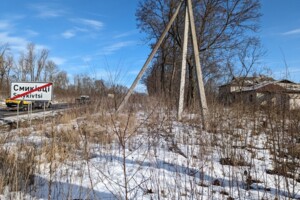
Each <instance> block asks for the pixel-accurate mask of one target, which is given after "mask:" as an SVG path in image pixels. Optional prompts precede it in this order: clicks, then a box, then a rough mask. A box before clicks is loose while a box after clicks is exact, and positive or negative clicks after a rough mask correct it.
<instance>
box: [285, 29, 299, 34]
mask: <svg viewBox="0 0 300 200" xmlns="http://www.w3.org/2000/svg"><path fill="white" fill-rule="evenodd" d="M282 34H283V35H297V34H300V29H294V30H290V31H287V32H284V33H282Z"/></svg>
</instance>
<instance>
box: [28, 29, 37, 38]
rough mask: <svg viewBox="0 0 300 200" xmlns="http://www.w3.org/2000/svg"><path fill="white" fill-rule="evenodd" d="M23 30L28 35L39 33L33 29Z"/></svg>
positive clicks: (32, 35)
mask: <svg viewBox="0 0 300 200" xmlns="http://www.w3.org/2000/svg"><path fill="white" fill-rule="evenodd" d="M25 32H26V33H27V35H28V36H29V37H35V36H38V35H39V33H38V32H36V31H33V30H25Z"/></svg>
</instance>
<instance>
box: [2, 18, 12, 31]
mask: <svg viewBox="0 0 300 200" xmlns="http://www.w3.org/2000/svg"><path fill="white" fill-rule="evenodd" d="M10 27H11V23H10V22H9V21H6V20H0V30H7V29H9V28H10Z"/></svg>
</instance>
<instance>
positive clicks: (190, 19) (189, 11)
mask: <svg viewBox="0 0 300 200" xmlns="http://www.w3.org/2000/svg"><path fill="white" fill-rule="evenodd" d="M183 2H185V27H184V41H183V49H182V63H181V64H182V65H181V80H180V91H179V93H180V94H179V102H178V112H177V117H178V120H181V118H182V112H183V102H184V87H185V76H186V59H187V47H188V36H189V27H190V29H191V37H192V38H191V39H192V44H193V52H194V59H195V65H196V77H197V86H198V92H199V97H200V108H201V117H202V126H203V129H206V126H207V117H208V112H209V111H208V106H207V102H206V96H205V91H204V84H203V77H202V71H201V64H200V57H199V49H198V48H199V47H198V42H197V36H196V28H195V21H194V14H193V6H192V1H191V0H180V2H179V5H178V7H177V9H176V11H175V13H174V14H173V16H172V18H171V20H170V21H169V23H168V24H167V26H166V28H165V30H164V31H163V33H162V35H161V36H160V38H159V40H158V41H157V43H156V45H155V47H154V48H153V50H152V52H151V54H150V55H149V57H148V59H147V60H146V62H145V64H144V65H143V67H142V69H141V71H140V72H139V74H138V75H137V77H136V79H135V80H134V82H133V84H132V85H131V87H130V88H129V90H128V92H127V94H126V96H125V97H124V99H123V100H122V102H121V104H120V105H119V107H118V109H117V112H119V111H120V110H121V109H123V107H124V105H125V104H126V103H127V101H128V99H129V97H130V96H131V94H132V93H133V90H134V88H135V87H136V85H137V83H138V82H139V81H140V79H141V78H142V76H143V74H144V73H145V71H146V69H147V66H148V65H149V63H150V61H151V60H152V59H153V57H154V55H155V53H156V52H157V50H158V48H159V47H160V45H161V43H162V41H163V39H164V38H165V36H166V34H167V33H168V31H169V30H170V28H171V26H172V24H173V22H174V20H175V19H176V17H177V15H178V13H179V10H180V8H181V7H182V5H183Z"/></svg>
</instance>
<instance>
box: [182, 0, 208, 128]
mask: <svg viewBox="0 0 300 200" xmlns="http://www.w3.org/2000/svg"><path fill="white" fill-rule="evenodd" d="M187 7H188V10H189V17H190V25H191V33H192V41H193V50H194V58H195V63H196V75H197V83H198V91H199V95H200V108H201V115H202V125H203V129H206V123H207V117H208V116H207V115H208V107H207V102H206V96H205V90H204V84H203V77H202V71H201V64H200V57H199V49H198V48H199V47H198V42H197V35H196V28H195V20H194V14H193V6H192V1H191V0H187Z"/></svg>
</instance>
